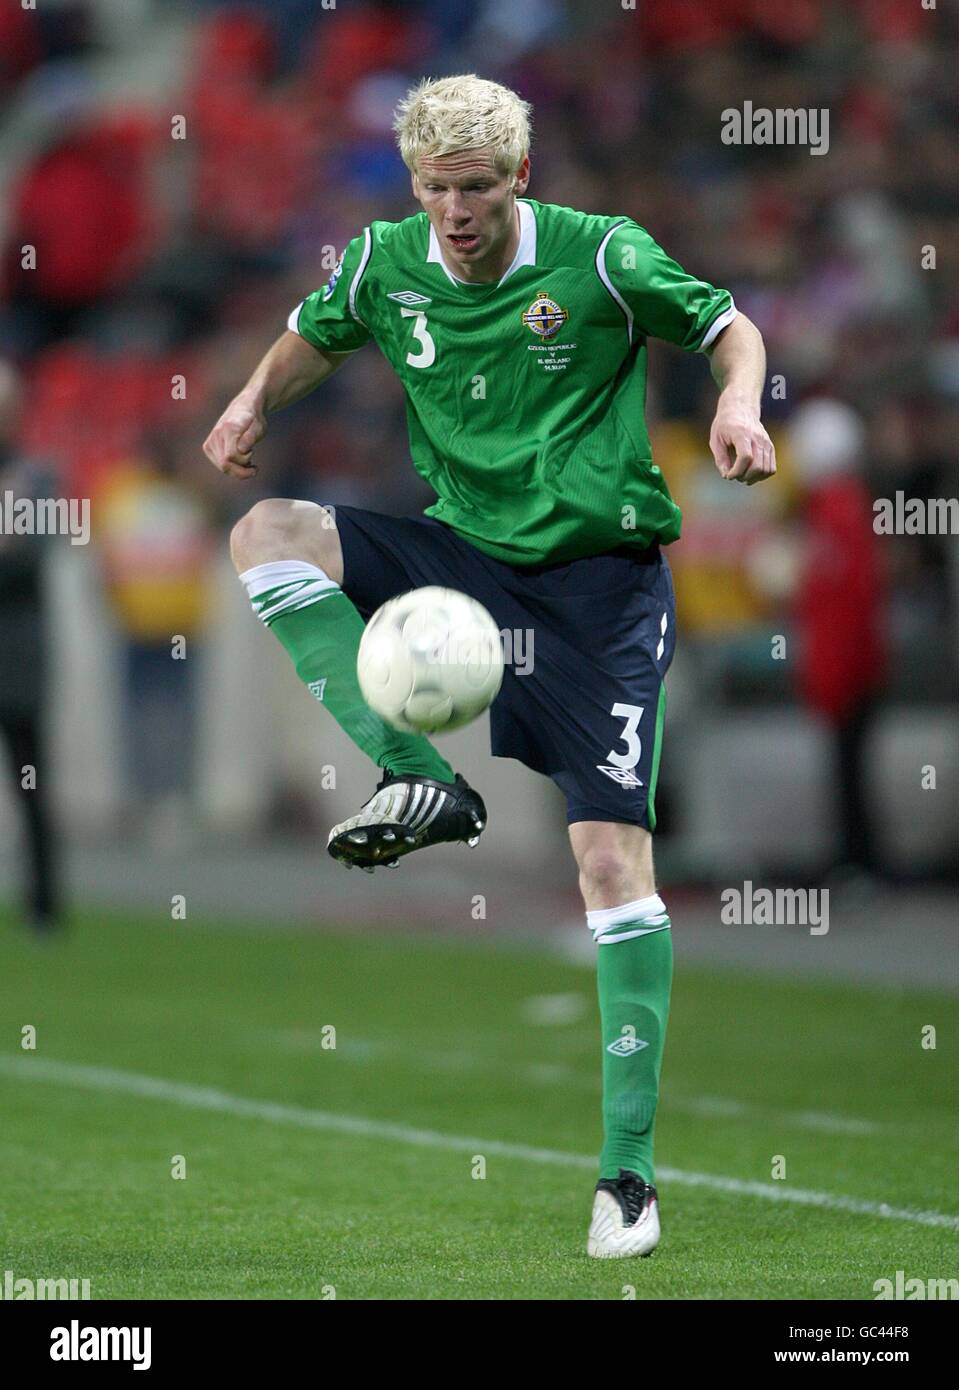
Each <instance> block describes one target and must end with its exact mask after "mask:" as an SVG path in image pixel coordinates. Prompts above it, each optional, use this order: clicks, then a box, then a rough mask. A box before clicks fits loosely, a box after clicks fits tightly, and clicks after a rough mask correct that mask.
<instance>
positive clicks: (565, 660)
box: [335, 506, 676, 830]
mask: <svg viewBox="0 0 959 1390" xmlns="http://www.w3.org/2000/svg"><path fill="white" fill-rule="evenodd" d="M335 513H336V524H337V529H338V531H339V534H340V541H341V544H342V546H343V589H344V591H345V593H346V594H347V595H348V596H349V598H351V599H352V601H353V603H354V604H355V605H356V607H357V608H358V609H359V611H360V613H361V614H362V615H363V617H364V618H369V617H370V615H371V614H372V613H373V612H374V611H375V610H376V609H377V608H379V606H380V604H382V603H385V602H386V600H387V599H388V598H393V597H394V596H395V595H396V594H402V593H405V592H406V591H407V590H408V589H418V588H421V587H422V586H424V585H427V584H441V585H444V586H445V587H446V588H449V589H459V590H460V591H461V592H462V593H465V594H469V595H470V597H471V598H475V599H478V600H479V602H480V603H482V604H483V606H484V607H485V608H487V609H488V610H489V612H490V613H491V614H492V616H493V619H494V621H495V623H496V626H497V627H498V628H499V629H500V632H501V633H503V634H504V643H505V652H506V669H505V672H504V675H503V685H502V689H501V690H500V693H499V695H498V696H497V697H496V699H495V700H494V702H493V705H492V707H491V709H490V744H491V751H492V753H493V754H494V756H496V757H499V758H516V759H518V760H519V762H521V763H525V765H526V766H527V767H529V768H532V769H533V771H535V772H542V773H544V774H545V775H546V776H547V777H551V778H552V779H553V781H554V782H555V783H556V785H557V786H558V787H559V789H560V791H562V792H563V794H564V796H565V797H566V804H567V819H568V821H570V822H573V821H581V820H602V821H616V822H623V823H626V824H630V825H642V826H645V827H646V828H647V829H648V830H653V829H655V826H656V812H655V807H654V800H653V798H654V794H655V790H656V778H657V774H658V772H659V756H660V750H661V746H662V729H663V715H664V712H665V691H664V686H663V677H664V676H665V674H666V671H667V668H668V667H669V663H670V661H671V660H672V655H673V647H674V643H675V632H676V621H675V604H674V599H673V584H672V577H671V575H670V572H669V565H668V563H667V561H666V557H665V555H664V554H663V553H662V551H661V550H660V548H659V546H658V545H654V546H651V547H650V548H649V549H648V550H635V549H630V548H628V547H625V546H624V547H621V548H620V549H619V550H616V551H610V552H608V553H607V554H603V555H594V556H589V557H588V558H586V559H582V560H573V561H570V562H569V563H568V564H553V565H536V566H532V567H525V566H524V567H522V568H519V567H517V566H514V565H505V564H503V563H502V562H501V561H499V560H494V559H491V558H490V556H488V555H484V554H483V552H482V551H481V550H478V549H477V548H476V546H474V545H471V544H470V542H469V541H466V540H464V539H463V538H462V537H461V536H459V535H458V534H457V533H456V532H455V531H453V530H452V529H451V528H450V527H449V526H446V525H444V524H443V522H441V521H435V520H434V519H433V518H432V517H392V516H381V515H379V514H378V513H376V512H368V511H363V510H361V509H360V508H358V507H340V506H338V507H336V508H335Z"/></svg>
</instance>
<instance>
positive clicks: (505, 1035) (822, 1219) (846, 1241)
mask: <svg viewBox="0 0 959 1390" xmlns="http://www.w3.org/2000/svg"><path fill="white" fill-rule="evenodd" d="M480 931H481V929H480V928H479V927H478V929H477V936H476V938H475V940H474V941H472V942H468V943H449V942H445V941H436V940H433V939H424V938H422V937H417V936H410V935H408V934H402V935H401V934H399V933H397V934H394V935H386V934H382V935H370V934H367V933H365V932H364V933H362V934H361V933H360V932H359V931H358V930H357V931H352V932H350V931H342V932H339V933H336V934H334V933H329V934H327V933H325V932H324V933H318V932H312V933H310V932H305V931H297V932H286V931H278V930H275V929H272V928H271V929H266V930H262V931H257V930H256V929H254V928H249V927H242V928H241V927H231V926H230V925H228V924H213V923H205V924H203V925H200V924H199V923H197V922H195V921H191V922H190V923H189V924H188V923H185V922H169V921H167V922H164V921H162V920H153V921H149V920H146V919H134V918H132V917H120V916H109V915H101V914H92V913H91V914H87V915H86V916H81V917H80V918H79V920H78V921H77V923H76V925H75V926H74V928H73V929H72V930H71V932H70V934H69V935H68V936H67V937H66V938H65V939H64V940H62V941H52V942H47V943H38V942H34V941H33V940H31V939H28V938H24V937H23V936H22V935H21V934H20V933H19V931H18V930H17V929H16V928H15V927H14V926H13V925H12V924H11V923H9V922H3V923H0V1038H2V1042H0V1173H2V1193H3V1195H2V1199H0V1256H2V1258H0V1277H2V1274H3V1271H4V1270H6V1269H9V1270H11V1271H12V1272H13V1274H14V1277H21V1276H28V1277H31V1278H53V1277H62V1278H87V1279H89V1280H90V1283H91V1294H92V1297H94V1298H322V1297H329V1296H331V1292H332V1291H335V1296H336V1297H337V1298H340V1299H343V1298H360V1299H375V1298H390V1299H393V1298H416V1299H420V1298H445V1299H460V1298H462V1299H471V1298H478V1299H487V1298H494V1299H570V1298H574V1299H581V1298H586V1299H603V1298H605V1299H609V1298H615V1299H621V1298H623V1297H624V1296H630V1290H631V1289H635V1296H636V1297H637V1298H640V1299H642V1298H762V1299H776V1298H850V1299H860V1298H866V1299H869V1298H872V1297H874V1293H873V1283H874V1281H876V1280H877V1279H880V1278H883V1277H888V1278H895V1272H896V1270H899V1269H901V1270H903V1271H904V1272H905V1276H906V1278H910V1277H916V1276H918V1277H921V1278H923V1279H925V1278H932V1277H941V1278H942V1277H954V1276H955V1275H956V1274H957V1265H959V1261H957V1258H956V1251H957V1236H959V1200H957V1197H956V1192H955V1169H956V1161H957V1157H959V1136H957V1132H956V1126H955V1115H956V1101H957V1092H959V1069H957V1067H956V1052H957V1043H956V1028H955V1026H954V1025H955V1022H956V1017H957V1007H956V1000H955V998H954V997H953V996H951V995H945V994H943V995H937V994H932V993H923V992H916V991H907V990H902V989H896V988H889V989H878V988H874V987H868V988H853V987H850V986H847V985H830V984H814V983H808V982H801V981H800V982H796V981H784V980H770V979H768V978H766V977H763V976H759V975H746V974H743V973H740V972H725V973H721V972H715V971H709V972H706V971H703V970H701V969H697V970H691V969H687V968H685V967H684V966H683V965H682V962H681V961H680V962H679V965H678V968H677V972H676V980H675V985H674V995H673V1010H672V1018H671V1024H670V1034H669V1039H668V1042H667V1051H666V1061H665V1065H664V1094H663V1100H662V1103H661V1107H660V1116H659V1121H658V1134H657V1154H658V1159H659V1164H660V1171H659V1173H658V1184H659V1188H660V1197H661V1213H662V1219H663V1242H662V1245H661V1247H660V1249H659V1250H658V1251H657V1252H656V1254H655V1255H654V1256H653V1257H652V1259H648V1260H628V1261H610V1262H598V1261H591V1260H588V1259H587V1257H586V1255H585V1253H584V1250H585V1238H586V1227H587V1223H588V1216H589V1210H590V1205H591V1193H592V1187H593V1183H594V1181H595V1172H594V1169H593V1167H592V1156H593V1155H594V1154H595V1153H596V1151H597V1149H598V1144H599V1084H598V1077H599V1044H598V1031H597V1030H598V1023H597V1011H596V1004H595V998H594V981H593V974H592V970H591V969H588V968H586V967H582V966H577V965H575V964H570V963H567V962H565V961H563V960H560V959H558V958H555V957H553V956H550V955H546V954H543V953H537V952H535V951H532V950H527V949H516V950H512V949H509V950H507V949H502V948H495V949H494V948H490V947H488V946H486V945H485V944H484V943H483V940H482V937H481V934H480ZM676 931H677V934H678V933H679V932H680V931H681V925H677V928H676ZM930 1024H931V1025H933V1026H934V1027H936V1028H937V1031H938V1038H937V1042H938V1046H937V1047H936V1048H935V1049H934V1050H933V1049H924V1048H923V1047H922V1045H921V1043H922V1030H923V1028H924V1027H926V1026H927V1025H930ZM29 1028H34V1029H35V1030H36V1047H35V1049H24V1048H22V1046H21V1040H22V1039H23V1038H24V1037H26V1038H27V1040H29V1038H30V1034H29V1032H27V1033H26V1034H24V1032H23V1030H24V1029H29ZM330 1029H334V1030H335V1037H334V1034H333V1033H332V1032H331V1031H330ZM334 1042H335V1046H332V1045H331V1044H332V1043H334ZM777 1156H780V1158H781V1159H782V1160H783V1161H784V1164H785V1178H784V1179H783V1180H774V1179H773V1177H772V1172H773V1165H774V1163H775V1161H776V1158H777ZM484 1164H485V1176H479V1174H480V1173H482V1172H483V1171H484ZM780 1166H781V1165H780ZM175 1172H182V1173H184V1174H185V1175H184V1176H182V1177H175V1176H174V1173H175ZM750 1184H755V1187H751V1186H749V1185H750ZM742 1185H746V1186H745V1187H743V1186H742ZM881 1204H888V1206H889V1207H890V1208H892V1209H894V1211H895V1212H898V1213H899V1214H898V1215H892V1216H890V1215H884V1214H882V1212H881V1210H880V1207H881ZM909 1213H911V1214H912V1215H911V1217H910V1216H909Z"/></svg>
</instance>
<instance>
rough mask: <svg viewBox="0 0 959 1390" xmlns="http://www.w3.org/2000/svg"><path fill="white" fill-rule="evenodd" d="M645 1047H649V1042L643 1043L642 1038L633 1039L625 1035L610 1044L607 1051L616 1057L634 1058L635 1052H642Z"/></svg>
mask: <svg viewBox="0 0 959 1390" xmlns="http://www.w3.org/2000/svg"><path fill="white" fill-rule="evenodd" d="M644 1047H649V1043H648V1042H643V1040H642V1038H632V1037H630V1036H629V1035H628V1034H626V1033H624V1034H623V1036H622V1037H621V1038H617V1039H616V1041H615V1042H613V1043H610V1045H609V1047H607V1049H606V1051H607V1052H611V1053H612V1054H613V1056H614V1057H632V1055H633V1053H634V1052H641V1051H642V1050H643V1048H644Z"/></svg>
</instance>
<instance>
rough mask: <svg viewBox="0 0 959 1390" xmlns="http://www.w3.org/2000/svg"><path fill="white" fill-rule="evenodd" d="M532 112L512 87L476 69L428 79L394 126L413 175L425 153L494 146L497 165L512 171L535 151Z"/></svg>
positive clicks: (407, 99)
mask: <svg viewBox="0 0 959 1390" xmlns="http://www.w3.org/2000/svg"><path fill="white" fill-rule="evenodd" d="M532 110H533V108H532V107H531V106H530V104H529V102H527V101H523V100H522V99H521V98H520V97H518V96H517V95H516V93H515V92H511V91H510V89H509V87H503V86H501V85H500V83H499V82H489V81H487V80H486V78H484V77H477V76H476V74H475V73H472V72H468V73H462V74H461V75H460V76H458V77H440V78H435V79H434V78H432V77H424V79H423V81H422V82H420V83H418V84H417V86H415V87H413V88H411V90H410V91H409V92H407V94H406V96H405V97H404V99H403V100H402V101H401V102H400V104H399V106H397V108H396V117H395V119H394V121H393V129H394V130H395V131H396V138H397V141H398V143H399V147H400V154H401V155H402V156H403V163H404V164H405V165H406V167H407V168H408V169H410V170H412V171H413V173H415V172H416V161H417V160H418V159H419V158H421V156H423V155H426V156H427V157H436V156H438V155H444V154H458V153H459V151H460V150H478V149H492V151H493V161H494V163H495V164H496V166H497V168H499V169H501V170H502V171H503V173H507V174H511V173H514V172H515V171H516V169H518V168H519V166H520V164H521V163H522V162H523V159H524V158H525V157H526V155H527V154H528V153H529V136H530V128H529V126H530V116H531V114H532Z"/></svg>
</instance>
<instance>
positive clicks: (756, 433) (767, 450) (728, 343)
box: [709, 313, 776, 487]
mask: <svg viewBox="0 0 959 1390" xmlns="http://www.w3.org/2000/svg"><path fill="white" fill-rule="evenodd" d="M709 357H710V367H711V369H712V373H713V377H714V378H715V380H716V383H717V385H718V386H719V388H720V395H719V403H718V405H717V407H716V415H715V418H714V420H713V424H712V429H711V430H710V432H709V447H710V450H711V451H712V455H713V458H714V459H715V460H716V467H717V468H718V469H719V471H720V473H721V474H722V476H723V477H724V478H726V479H727V480H729V481H732V480H735V481H736V482H740V483H746V485H747V486H749V487H751V486H752V484H753V483H759V482H762V480H763V478H771V477H772V476H773V474H774V473H775V471H776V450H775V448H774V446H773V442H772V440H771V439H770V438H769V435H768V434H767V433H766V431H765V429H764V428H763V425H762V422H761V421H760V418H759V416H760V407H761V402H762V394H763V386H764V384H765V380H766V349H765V347H764V346H763V340H762V335H761V334H760V332H759V329H758V328H757V327H756V325H755V324H754V323H753V322H752V321H751V320H750V319H748V318H747V317H746V315H745V314H743V313H740V314H737V316H736V318H735V319H733V321H732V323H731V324H730V325H729V326H728V328H725V329H724V330H723V332H722V333H721V334H720V335H719V337H718V338H717V340H716V343H715V345H714V346H713V348H712V350H711V351H710V354H709Z"/></svg>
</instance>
